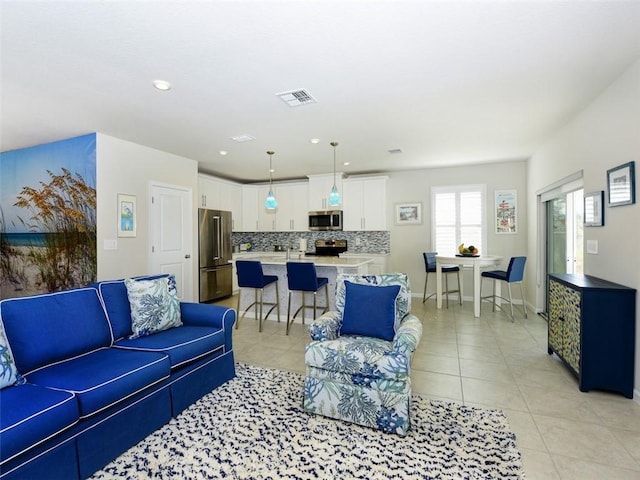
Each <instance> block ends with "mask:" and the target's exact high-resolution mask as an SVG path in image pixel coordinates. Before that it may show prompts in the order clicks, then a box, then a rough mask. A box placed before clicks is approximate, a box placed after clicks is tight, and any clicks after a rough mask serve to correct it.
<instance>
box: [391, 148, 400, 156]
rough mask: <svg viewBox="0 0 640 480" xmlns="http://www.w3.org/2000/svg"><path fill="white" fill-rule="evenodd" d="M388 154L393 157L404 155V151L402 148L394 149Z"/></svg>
mask: <svg viewBox="0 0 640 480" xmlns="http://www.w3.org/2000/svg"><path fill="white" fill-rule="evenodd" d="M387 152H389V153H390V154H391V155H397V154H399V153H402V149H401V148H392V149H390V150H387Z"/></svg>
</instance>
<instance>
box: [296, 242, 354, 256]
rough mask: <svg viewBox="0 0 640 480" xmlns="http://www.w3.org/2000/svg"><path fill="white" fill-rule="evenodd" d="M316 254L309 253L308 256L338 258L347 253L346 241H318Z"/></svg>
mask: <svg viewBox="0 0 640 480" xmlns="http://www.w3.org/2000/svg"><path fill="white" fill-rule="evenodd" d="M315 245H316V251H315V253H307V254H306V255H311V256H313V255H315V256H318V257H337V256H338V255H340V254H341V253H344V252H346V251H347V241H346V240H316V242H315Z"/></svg>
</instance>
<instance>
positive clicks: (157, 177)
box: [96, 133, 198, 297]
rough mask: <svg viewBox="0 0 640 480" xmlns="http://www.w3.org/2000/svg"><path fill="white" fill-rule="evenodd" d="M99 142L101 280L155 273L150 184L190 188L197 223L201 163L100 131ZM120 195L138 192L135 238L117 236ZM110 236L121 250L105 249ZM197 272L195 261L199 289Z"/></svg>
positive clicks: (195, 248)
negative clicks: (152, 266)
mask: <svg viewBox="0 0 640 480" xmlns="http://www.w3.org/2000/svg"><path fill="white" fill-rule="evenodd" d="M96 144H97V145H96V163H97V166H96V170H97V197H98V199H97V204H98V206H97V217H98V234H97V237H98V238H97V244H98V279H99V280H108V279H115V278H123V277H130V276H134V275H144V274H147V273H152V272H150V271H149V251H148V247H149V231H148V226H149V225H148V222H147V219H148V217H149V215H148V211H149V205H148V195H149V182H150V181H156V182H161V183H164V184H169V185H176V186H181V187H186V188H190V189H191V190H192V192H193V201H192V204H193V205H194V217H193V225H197V224H198V223H197V214H198V210H197V208H196V206H197V205H198V203H197V199H196V195H197V193H198V164H197V162H196V161H195V160H190V159H188V158H184V157H179V156H177V155H173V154H170V153H167V152H163V151H160V150H155V149H153V148H148V147H145V146H142V145H138V144H135V143H131V142H127V141H124V140H120V139H117V138H114V137H110V136H107V135H104V134H100V133H98V134H97V140H96ZM118 193H125V194H129V195H135V196H136V200H137V208H138V214H137V220H138V226H137V236H136V237H135V238H118V233H117V219H118V213H117V195H118ZM105 240H117V244H118V248H117V250H105V249H104V241H105ZM197 246H198V238H197V234H196V233H195V232H194V235H193V252H197ZM192 258H194V259H197V254H195V255H192ZM197 273H198V269H197V264H195V265H194V268H193V283H192V284H193V285H194V287H196V288H197V285H198V279H197V277H196V275H197ZM194 290H195V288H194ZM195 296H196V292H195V291H194V297H195Z"/></svg>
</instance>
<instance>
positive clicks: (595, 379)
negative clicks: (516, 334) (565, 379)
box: [547, 273, 636, 398]
mask: <svg viewBox="0 0 640 480" xmlns="http://www.w3.org/2000/svg"><path fill="white" fill-rule="evenodd" d="M547 298H548V302H549V304H548V306H547V310H548V312H549V332H548V352H549V354H550V355H551V354H552V353H555V354H556V355H558V356H559V357H560V358H561V359H562V361H563V362H564V364H565V365H566V366H567V367H568V368H569V369H570V370H571V371H572V372H573V373H574V374H575V375H576V377H577V378H578V386H579V388H580V391H582V392H587V391H589V390H591V389H593V388H595V389H601V390H609V391H614V392H620V393H622V394H624V396H625V397H627V398H633V379H634V363H635V338H636V335H635V328H636V290H635V289H633V288H629V287H625V286H623V285H618V284H616V283H612V282H609V281H607V280H602V279H601V278H596V277H592V276H589V275H570V274H563V273H550V274H549V292H548V295H547Z"/></svg>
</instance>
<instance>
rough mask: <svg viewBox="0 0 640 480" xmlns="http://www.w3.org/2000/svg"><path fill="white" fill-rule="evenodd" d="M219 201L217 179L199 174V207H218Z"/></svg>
mask: <svg viewBox="0 0 640 480" xmlns="http://www.w3.org/2000/svg"><path fill="white" fill-rule="evenodd" d="M219 203H220V191H219V188H218V182H217V181H216V179H214V178H213V177H209V176H206V175H198V207H199V208H212V209H217V208H218V206H217V205H218V204H219Z"/></svg>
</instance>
